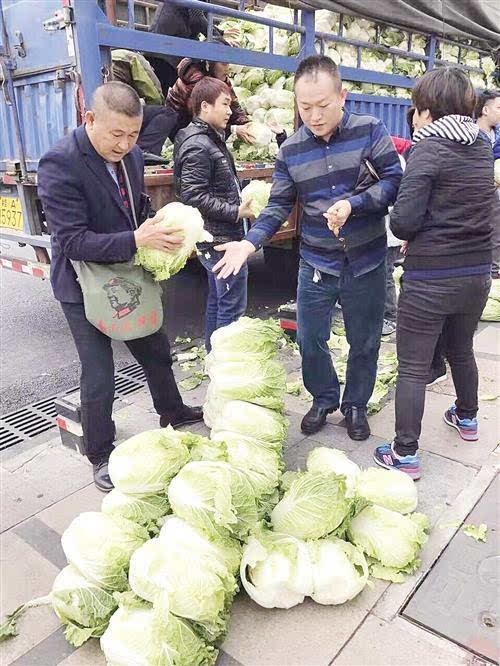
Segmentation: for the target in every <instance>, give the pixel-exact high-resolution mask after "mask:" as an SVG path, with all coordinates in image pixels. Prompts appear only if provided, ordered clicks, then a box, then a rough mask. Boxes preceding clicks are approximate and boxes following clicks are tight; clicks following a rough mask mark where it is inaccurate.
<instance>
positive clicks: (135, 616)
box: [101, 599, 218, 666]
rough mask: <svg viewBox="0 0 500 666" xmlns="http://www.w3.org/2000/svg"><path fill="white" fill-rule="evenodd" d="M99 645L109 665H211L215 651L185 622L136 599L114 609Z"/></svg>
mask: <svg viewBox="0 0 500 666" xmlns="http://www.w3.org/2000/svg"><path fill="white" fill-rule="evenodd" d="M101 649H102V651H103V652H104V656H105V657H106V663H107V664H108V665H109V666H131V665H132V664H133V665H134V666H153V665H154V666H213V665H214V664H215V662H216V660H217V654H218V651H217V650H216V649H215V648H214V647H212V646H211V645H209V644H208V643H207V642H206V641H204V640H203V639H202V638H201V637H200V636H198V635H197V634H196V632H195V631H194V630H193V628H192V627H191V626H190V625H189V623H188V622H186V621H185V620H182V619H181V618H178V617H176V616H175V615H172V614H171V613H168V612H167V613H162V614H160V613H158V612H157V611H155V610H154V609H153V607H152V606H151V604H148V603H145V602H143V601H141V600H139V599H137V600H131V601H128V602H127V603H126V604H125V603H124V604H123V605H121V606H120V608H119V609H118V610H117V611H116V613H115V614H114V615H113V617H112V618H111V621H110V623H109V627H108V628H107V630H106V631H105V633H104V635H103V636H102V637H101Z"/></svg>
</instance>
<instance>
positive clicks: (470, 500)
mask: <svg viewBox="0 0 500 666" xmlns="http://www.w3.org/2000/svg"><path fill="white" fill-rule="evenodd" d="M384 347H386V349H389V350H390V349H391V347H393V345H392V344H391V343H389V344H384ZM476 350H477V353H478V366H479V370H480V376H481V381H480V389H479V394H480V395H486V394H488V395H491V394H493V395H499V394H500V381H499V379H500V324H488V325H486V324H481V326H480V330H479V332H478V335H477V336H476ZM284 360H285V362H286V366H287V370H288V372H289V375H290V377H291V379H293V378H294V377H295V376H297V375H298V373H299V368H300V359H299V358H298V357H297V356H296V355H293V354H292V353H291V352H290V351H289V350H288V351H287V352H286V354H285V355H284ZM205 390H206V383H203V384H202V385H201V386H200V387H198V388H197V389H195V390H194V391H190V392H188V393H186V394H185V396H184V397H185V401H186V402H187V403H189V404H199V403H201V402H202V401H203V396H204V393H205ZM452 401H453V385H452V383H451V382H446V383H443V384H440V385H438V386H436V387H432V388H431V389H430V390H429V391H428V392H427V400H426V411H425V416H424V423H423V433H422V440H421V447H422V461H423V476H422V479H421V480H420V481H419V482H418V492H419V506H418V510H419V511H423V512H425V513H427V514H428V515H429V517H430V518H431V521H432V524H433V529H432V532H431V534H430V538H429V541H428V543H427V544H426V545H425V547H424V549H423V551H422V560H423V561H422V567H421V569H420V570H419V571H418V572H417V573H416V574H415V575H414V576H411V577H409V578H408V579H407V581H406V582H405V583H403V584H400V585H395V584H392V585H391V584H388V583H385V582H382V581H374V583H373V585H372V586H370V587H367V588H365V590H364V591H363V592H362V593H361V594H360V595H359V596H358V597H357V598H355V599H354V600H353V601H351V602H349V603H347V604H344V605H342V606H337V607H332V606H320V605H319V604H315V603H313V602H312V601H310V600H308V601H307V602H305V603H303V604H301V605H300V606H297V607H295V608H292V609H290V610H288V611H283V610H266V609H264V608H261V607H259V606H257V605H256V604H255V603H253V602H252V601H251V600H250V599H249V598H248V597H247V595H246V594H245V593H244V592H241V593H240V594H239V595H238V597H237V598H236V600H235V602H234V605H233V607H232V612H231V623H230V628H229V634H228V636H227V639H226V641H225V643H224V645H223V649H222V651H221V653H220V657H219V661H218V664H219V665H220V666H238V665H239V666H328V665H330V664H334V665H335V666H389V665H390V666H399V665H401V666H403V665H404V666H427V665H428V666H431V665H432V666H458V665H459V664H460V665H469V666H473V665H474V666H481V665H482V664H488V663H490V661H488V659H486V658H485V657H484V655H482V653H481V647H480V646H479V647H478V644H472V643H471V644H469V645H467V644H465V645H464V644H462V645H459V644H458V643H456V642H454V641H452V640H449V639H447V638H444V637H442V636H440V635H438V634H437V633H434V632H433V631H432V630H431V629H432V628H423V627H422V626H419V625H417V624H415V623H413V622H411V621H409V620H408V619H406V617H405V615H404V612H403V613H402V611H404V608H405V606H406V603H407V601H408V600H409V599H411V598H412V597H413V595H414V593H415V590H416V588H417V587H418V585H419V583H420V582H421V581H422V580H424V578H425V577H426V574H427V573H428V572H429V571H431V570H432V569H433V567H434V566H435V565H436V562H437V560H438V559H439V558H440V556H441V555H442V553H443V551H444V550H445V549H447V548H451V547H453V537H454V536H455V535H456V534H457V532H458V531H459V529H460V528H459V527H457V524H458V523H463V522H464V521H465V520H466V518H467V516H468V515H469V513H470V512H471V511H472V509H473V508H474V506H475V505H476V503H477V502H478V500H479V499H480V498H481V497H482V496H483V494H484V493H485V491H486V490H487V488H488V487H489V486H490V484H491V483H492V481H493V479H494V478H495V476H496V475H497V474H498V469H499V463H500V447H499V439H500V436H499V433H500V428H499V418H498V417H499V406H500V398H498V399H497V400H495V401H481V402H480V415H479V419H480V440H479V442H477V443H466V442H463V441H462V440H461V439H460V438H459V437H458V434H457V433H456V432H455V431H454V430H453V429H451V428H449V427H447V426H446V425H445V424H444V422H443V420H442V413H443V412H444V410H445V409H446V408H447V407H448V406H449V405H450V404H451V402H452ZM119 403H120V404H119V405H118V407H119V409H117V411H116V412H115V417H114V418H115V421H116V424H117V430H118V437H119V440H123V439H126V438H127V437H129V436H131V435H133V434H136V433H137V432H140V431H141V430H146V429H150V428H155V427H158V418H157V416H156V414H155V413H154V411H153V408H152V404H151V399H150V397H149V394H148V393H147V392H146V391H142V392H140V393H135V394H133V395H131V396H129V397H128V398H127V399H126V400H121V401H119ZM393 407H394V404H393V399H392V396H391V397H390V399H389V400H388V402H387V404H386V405H385V406H384V408H383V409H382V410H381V411H380V412H379V413H378V414H376V415H375V416H373V417H371V419H370V422H371V427H372V433H373V434H372V436H371V437H370V439H369V440H368V441H366V442H361V443H358V442H353V441H352V440H350V439H349V438H348V437H347V434H346V431H345V428H344V426H343V425H342V421H341V417H340V416H339V415H337V414H334V415H332V416H331V417H329V419H328V425H327V426H326V427H325V428H324V429H323V430H322V431H321V432H320V433H317V434H316V435H314V436H313V437H304V436H303V434H302V433H301V432H300V419H301V417H302V414H303V413H305V412H306V411H307V409H308V408H309V403H307V402H305V401H303V400H301V399H300V397H296V396H287V416H288V418H289V419H290V422H291V426H290V434H289V438H288V442H287V445H286V449H285V461H286V466H287V468H288V469H296V468H298V467H304V463H305V458H306V456H307V453H308V451H309V450H310V449H312V448H314V447H315V446H318V445H323V446H324V445H326V446H334V447H336V448H339V449H342V450H344V451H346V452H347V453H348V455H349V456H350V458H351V459H352V460H354V461H355V462H357V463H358V464H360V465H361V466H369V465H371V464H372V462H371V454H372V450H373V448H374V446H376V445H377V444H378V443H380V442H382V441H386V440H387V439H388V438H390V437H392V435H393V427H394V416H393ZM191 430H193V431H196V432H208V431H207V430H206V429H205V427H204V426H203V425H202V424H198V425H197V426H195V427H192V428H191ZM0 464H1V475H2V476H1V485H2V521H3V524H2V530H3V534H2V553H1V570H2V602H1V612H2V614H3V613H5V612H10V611H12V610H13V609H15V608H16V607H17V606H18V605H20V604H21V603H23V602H24V601H26V600H29V599H31V598H33V597H35V596H39V595H43V594H46V593H48V592H49V591H50V588H51V585H52V581H53V579H54V577H55V576H56V574H57V572H58V571H59V570H60V568H62V567H63V566H64V563H65V560H64V554H63V552H62V549H61V545H60V536H61V534H62V532H63V531H64V529H65V528H66V527H67V526H68V525H69V523H70V522H71V520H72V519H73V518H74V517H75V516H76V515H77V514H78V513H80V512H82V511H89V510H98V509H99V507H100V503H101V500H102V497H103V496H102V494H101V493H99V492H98V491H97V490H96V489H95V488H94V486H93V483H92V470H91V468H90V466H89V465H88V464H87V463H86V462H85V460H83V459H82V458H80V457H79V456H78V455H77V454H75V453H73V452H71V451H69V450H68V449H64V448H63V447H61V445H60V442H59V439H58V437H56V438H54V439H52V440H50V441H48V442H47V441H45V442H40V443H37V441H36V440H34V441H31V442H30V443H29V444H26V443H25V444H21V445H16V446H14V447H12V448H11V449H8V450H7V451H5V452H4V453H3V455H2V457H1V458H0ZM491 528H492V526H491V525H490V530H489V533H488V538H489V539H493V538H495V534H494V533H493V531H492V529H491ZM473 547H474V548H479V549H480V548H481V544H475V543H473ZM493 583H494V584H495V580H494V579H493ZM496 585H498V578H497V579H496ZM417 594H418V592H417ZM453 612H454V609H453V608H450V613H453ZM457 612H458V611H457ZM19 628H20V635H19V636H18V637H16V638H14V639H11V640H9V641H7V642H5V643H3V644H1V645H0V663H1V664H2V666H14V665H15V666H55V665H56V664H57V665H60V666H101V665H104V663H105V660H104V658H103V656H102V653H101V652H100V650H99V645H98V642H97V641H95V640H92V641H89V642H87V643H86V644H85V645H84V646H83V647H81V648H80V649H78V650H74V649H73V648H72V647H71V646H70V645H68V644H67V643H66V641H65V640H64V637H63V633H62V630H61V628H60V627H59V623H58V621H57V618H56V616H55V615H54V613H53V612H52V611H51V610H50V609H49V608H39V609H34V610H32V611H30V613H29V614H28V615H27V616H26V617H25V618H24V619H23V620H22V621H21V622H20V626H19ZM483 629H484V628H483ZM474 631H475V627H474V626H472V625H471V632H472V634H473V633H474ZM478 631H479V629H478ZM497 631H498V627H497V626H493V627H491V633H490V635H491V640H492V641H493V642H494V640H495V636H496V635H497ZM464 640H465V642H466V641H467V639H464ZM474 649H475V652H474V651H473V650H474ZM481 655H482V656H481ZM130 666H134V665H133V664H131V665H130Z"/></svg>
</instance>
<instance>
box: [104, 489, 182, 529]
mask: <svg viewBox="0 0 500 666" xmlns="http://www.w3.org/2000/svg"><path fill="white" fill-rule="evenodd" d="M101 511H102V512H103V513H108V514H110V515H112V516H121V517H122V518H126V519H127V520H132V521H133V522H134V523H138V524H139V525H143V526H144V527H146V528H147V529H148V530H149V531H151V532H157V530H158V525H159V524H160V523H161V522H162V519H163V517H164V516H166V515H167V513H169V512H170V506H169V504H168V500H167V498H166V496H165V495H126V494H125V493H122V492H121V490H118V488H114V489H113V490H112V491H111V492H110V493H108V494H107V495H105V496H104V499H103V500H102V505H101Z"/></svg>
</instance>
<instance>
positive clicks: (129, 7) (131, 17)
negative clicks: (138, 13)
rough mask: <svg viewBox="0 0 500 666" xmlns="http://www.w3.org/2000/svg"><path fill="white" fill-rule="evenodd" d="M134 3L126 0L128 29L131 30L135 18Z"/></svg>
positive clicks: (132, 0)
mask: <svg viewBox="0 0 500 666" xmlns="http://www.w3.org/2000/svg"><path fill="white" fill-rule="evenodd" d="M134 8H135V3H134V0H128V2H127V13H128V17H127V18H128V27H129V28H130V29H131V30H133V29H134V26H135V16H134Z"/></svg>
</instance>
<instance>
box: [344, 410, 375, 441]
mask: <svg viewBox="0 0 500 666" xmlns="http://www.w3.org/2000/svg"><path fill="white" fill-rule="evenodd" d="M344 416H345V422H346V424H347V434H348V435H349V437H350V438H351V439H354V440H356V441H361V440H363V439H368V437H369V436H370V434H371V431H370V426H369V425H368V419H367V418H366V408H364V407H348V408H347V409H346V411H345V414H344Z"/></svg>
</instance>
